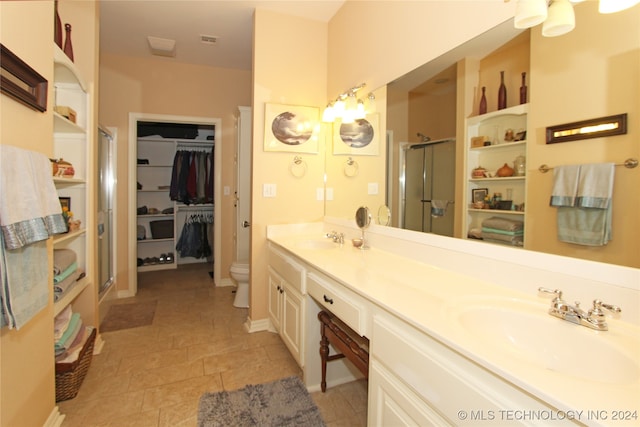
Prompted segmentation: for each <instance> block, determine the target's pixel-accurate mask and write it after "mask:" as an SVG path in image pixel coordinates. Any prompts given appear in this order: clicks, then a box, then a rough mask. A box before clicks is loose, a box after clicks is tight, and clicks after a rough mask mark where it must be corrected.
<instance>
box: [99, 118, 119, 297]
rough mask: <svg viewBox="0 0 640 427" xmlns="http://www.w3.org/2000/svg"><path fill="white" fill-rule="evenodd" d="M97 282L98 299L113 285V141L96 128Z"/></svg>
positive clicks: (104, 130)
mask: <svg viewBox="0 0 640 427" xmlns="http://www.w3.org/2000/svg"><path fill="white" fill-rule="evenodd" d="M98 136H99V138H98V181H99V184H98V281H99V286H100V288H99V295H100V298H102V296H103V295H104V294H105V293H106V291H107V290H108V289H109V287H110V286H111V284H112V283H113V277H114V276H113V275H114V265H113V237H114V236H113V203H114V194H113V190H114V188H113V177H114V164H113V162H114V158H113V153H114V151H115V148H114V139H113V135H112V134H111V132H110V131H109V130H107V129H105V128H103V127H99V128H98Z"/></svg>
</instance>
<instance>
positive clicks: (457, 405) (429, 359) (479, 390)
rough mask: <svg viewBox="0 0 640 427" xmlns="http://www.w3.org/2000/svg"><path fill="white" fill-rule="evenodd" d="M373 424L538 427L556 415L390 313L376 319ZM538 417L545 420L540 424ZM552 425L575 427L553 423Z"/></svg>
mask: <svg viewBox="0 0 640 427" xmlns="http://www.w3.org/2000/svg"><path fill="white" fill-rule="evenodd" d="M369 363H370V366H369V404H368V408H369V412H368V424H369V425H370V426H386V425H394V426H401V425H407V426H408V425H420V426H445V425H452V426H454V425H455V426H461V425H468V426H477V425H510V426H511V425H539V424H540V422H543V423H544V417H546V416H553V414H557V410H555V409H554V408H551V407H549V406H546V405H545V404H544V403H542V402H540V401H539V400H537V399H535V398H534V397H532V396H531V395H529V394H527V393H526V392H524V391H523V390H521V389H519V388H517V387H516V386H514V385H512V384H510V383H508V382H506V381H505V380H503V379H501V378H499V377H498V376H496V375H494V374H493V373H491V372H489V371H487V370H486V369H484V368H482V367H480V366H479V365H477V364H475V363H473V362H472V361H470V360H469V359H467V358H466V357H464V356H462V355H461V354H459V353H457V352H455V351H453V350H452V349H450V348H449V347H447V346H445V345H443V344H442V343H440V342H439V341H437V340H434V339H433V338H431V337H430V336H428V335H427V334H425V333H423V332H421V331H419V330H417V329H415V328H413V327H412V326H411V325H409V324H407V323H405V322H403V321H401V320H399V319H398V318H396V317H394V316H390V315H388V314H386V313H383V312H381V313H378V314H376V315H374V319H373V333H372V338H371V359H370V362H369ZM536 417H543V419H542V420H540V419H537V420H536ZM553 423H554V425H556V424H557V425H575V424H573V422H572V421H571V420H569V419H554V420H553Z"/></svg>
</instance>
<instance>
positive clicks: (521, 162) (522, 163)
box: [513, 155, 527, 176]
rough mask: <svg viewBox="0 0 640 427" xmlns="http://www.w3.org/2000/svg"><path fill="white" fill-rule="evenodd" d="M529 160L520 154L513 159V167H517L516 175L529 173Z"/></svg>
mask: <svg viewBox="0 0 640 427" xmlns="http://www.w3.org/2000/svg"><path fill="white" fill-rule="evenodd" d="M526 163H527V160H526V158H525V157H524V156H522V155H521V156H518V157H516V159H515V160H514V161H513V168H514V169H515V173H516V176H524V175H525V174H526V173H527V167H526Z"/></svg>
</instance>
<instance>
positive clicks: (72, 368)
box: [56, 328, 96, 402]
mask: <svg viewBox="0 0 640 427" xmlns="http://www.w3.org/2000/svg"><path fill="white" fill-rule="evenodd" d="M95 341H96V329H95V328H93V329H92V330H91V334H90V335H89V338H87V341H86V342H85V343H84V346H83V347H82V349H81V350H80V354H79V355H78V359H77V360H75V361H74V362H71V363H56V402H60V401H62V400H69V399H73V398H74V397H76V395H77V394H78V391H79V390H80V386H81V385H82V381H83V380H84V377H85V376H86V375H87V371H88V370H89V366H90V365H91V358H92V357H93V344H94V343H95Z"/></svg>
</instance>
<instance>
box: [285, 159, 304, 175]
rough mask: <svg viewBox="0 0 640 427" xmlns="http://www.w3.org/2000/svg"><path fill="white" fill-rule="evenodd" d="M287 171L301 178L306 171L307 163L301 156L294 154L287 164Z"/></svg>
mask: <svg viewBox="0 0 640 427" xmlns="http://www.w3.org/2000/svg"><path fill="white" fill-rule="evenodd" d="M289 172H290V173H291V175H293V176H295V177H296V178H302V177H303V176H305V174H306V173H307V163H306V162H305V161H304V160H302V157H300V156H295V157H294V158H293V161H292V162H291V163H290V164H289Z"/></svg>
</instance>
